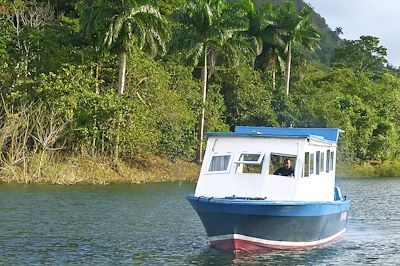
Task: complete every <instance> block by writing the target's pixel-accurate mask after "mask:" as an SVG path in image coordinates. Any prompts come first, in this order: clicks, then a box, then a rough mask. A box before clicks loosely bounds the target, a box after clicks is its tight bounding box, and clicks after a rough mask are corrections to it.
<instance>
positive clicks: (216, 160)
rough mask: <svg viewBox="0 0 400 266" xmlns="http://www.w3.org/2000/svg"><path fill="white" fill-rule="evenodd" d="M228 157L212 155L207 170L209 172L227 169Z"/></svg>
mask: <svg viewBox="0 0 400 266" xmlns="http://www.w3.org/2000/svg"><path fill="white" fill-rule="evenodd" d="M230 159H231V156H230V155H216V156H213V157H212V159H211V164H210V167H209V168H208V171H209V172H220V171H227V170H228V165H229V160H230Z"/></svg>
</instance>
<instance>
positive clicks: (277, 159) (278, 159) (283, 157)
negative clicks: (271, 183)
mask: <svg viewBox="0 0 400 266" xmlns="http://www.w3.org/2000/svg"><path fill="white" fill-rule="evenodd" d="M296 158H297V156H296V155H290V154H277V153H271V161H270V165H269V174H270V175H285V176H294V169H295V165H296ZM287 160H289V161H290V167H291V168H292V169H293V170H292V171H290V170H288V169H283V168H285V164H286V161H287ZM279 169H280V170H279Z"/></svg>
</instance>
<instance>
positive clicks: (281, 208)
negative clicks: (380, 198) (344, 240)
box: [186, 195, 350, 251]
mask: <svg viewBox="0 0 400 266" xmlns="http://www.w3.org/2000/svg"><path fill="white" fill-rule="evenodd" d="M186 198H187V199H188V201H189V202H190V203H191V205H192V206H193V208H194V209H195V210H196V212H197V214H198V215H199V217H200V219H201V221H202V223H203V225H204V228H205V230H206V232H207V235H208V238H209V241H210V245H211V246H214V247H217V248H220V249H227V250H247V251H252V250H262V249H302V248H307V247H314V246H318V245H322V244H326V243H329V242H331V241H334V240H335V239H337V238H339V237H340V236H341V235H342V234H343V233H344V232H345V231H346V227H347V212H348V209H349V206H350V202H349V201H347V200H338V201H334V202H297V201H293V202H292V201H268V200H255V199H238V198H225V199H220V198H207V197H195V196H193V195H189V196H187V197H186Z"/></svg>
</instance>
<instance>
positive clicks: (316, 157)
mask: <svg viewBox="0 0 400 266" xmlns="http://www.w3.org/2000/svg"><path fill="white" fill-rule="evenodd" d="M320 161H321V152H320V151H317V153H316V156H315V163H316V164H315V170H316V174H317V175H319V164H320Z"/></svg>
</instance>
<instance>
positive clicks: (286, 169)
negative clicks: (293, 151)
mask: <svg viewBox="0 0 400 266" xmlns="http://www.w3.org/2000/svg"><path fill="white" fill-rule="evenodd" d="M283 162H284V164H285V166H283V167H281V168H279V169H278V170H276V171H275V173H274V175H284V176H294V169H293V167H292V166H291V162H290V160H289V159H285V160H284V161H283Z"/></svg>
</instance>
